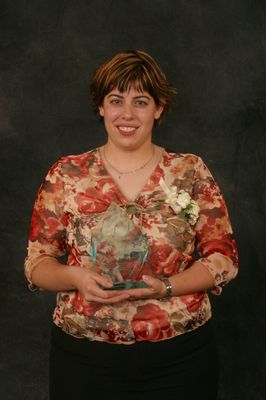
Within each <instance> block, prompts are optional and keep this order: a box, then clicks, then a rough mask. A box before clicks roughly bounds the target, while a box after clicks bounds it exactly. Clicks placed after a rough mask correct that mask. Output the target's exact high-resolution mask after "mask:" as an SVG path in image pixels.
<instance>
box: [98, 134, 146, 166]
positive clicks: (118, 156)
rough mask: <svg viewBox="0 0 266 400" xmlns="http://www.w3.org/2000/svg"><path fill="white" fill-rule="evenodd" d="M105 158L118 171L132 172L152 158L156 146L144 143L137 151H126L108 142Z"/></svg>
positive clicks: (105, 146) (105, 147) (105, 148)
mask: <svg viewBox="0 0 266 400" xmlns="http://www.w3.org/2000/svg"><path fill="white" fill-rule="evenodd" d="M103 147H104V153H105V157H106V158H107V159H108V161H109V162H110V163H112V164H113V165H114V166H115V167H116V168H117V169H120V170H131V169H134V168H137V167H139V166H140V165H141V164H142V163H144V162H145V161H146V160H148V159H149V157H152V155H153V153H154V145H153V143H151V142H147V143H144V144H143V145H142V146H141V147H140V148H137V149H125V148H120V147H117V146H115V145H114V144H113V143H112V142H111V141H108V142H107V143H106V144H105V145H104V146H103Z"/></svg>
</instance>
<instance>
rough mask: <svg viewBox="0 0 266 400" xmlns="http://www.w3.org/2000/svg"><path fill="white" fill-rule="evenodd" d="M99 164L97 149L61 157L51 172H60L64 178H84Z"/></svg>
mask: <svg viewBox="0 0 266 400" xmlns="http://www.w3.org/2000/svg"><path fill="white" fill-rule="evenodd" d="M98 163H99V157H98V152H97V149H92V150H89V151H87V152H85V153H81V154H71V155H66V156H62V157H60V158H59V159H58V160H57V161H56V163H55V164H54V165H53V166H52V168H51V170H50V172H51V171H53V170H57V171H60V174H61V175H62V176H69V177H73V176H81V175H82V176H84V175H86V174H88V173H89V171H90V169H91V168H92V167H93V166H94V165H97V164H98Z"/></svg>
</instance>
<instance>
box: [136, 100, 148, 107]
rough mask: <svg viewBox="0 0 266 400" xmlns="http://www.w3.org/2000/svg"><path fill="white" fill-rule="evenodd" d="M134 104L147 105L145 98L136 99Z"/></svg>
mask: <svg viewBox="0 0 266 400" xmlns="http://www.w3.org/2000/svg"><path fill="white" fill-rule="evenodd" d="M136 105H137V106H140V107H145V106H147V105H148V103H147V101H146V100H136Z"/></svg>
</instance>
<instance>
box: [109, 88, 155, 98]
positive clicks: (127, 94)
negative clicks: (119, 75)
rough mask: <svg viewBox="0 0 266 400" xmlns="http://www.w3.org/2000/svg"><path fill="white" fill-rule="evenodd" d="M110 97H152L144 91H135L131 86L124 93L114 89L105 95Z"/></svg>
mask: <svg viewBox="0 0 266 400" xmlns="http://www.w3.org/2000/svg"><path fill="white" fill-rule="evenodd" d="M110 95H114V96H115V95H117V96H121V97H141V96H145V97H149V98H151V97H152V96H151V95H150V93H149V92H147V91H146V90H141V89H136V88H134V87H133V86H130V87H129V88H128V89H127V90H125V91H121V90H119V89H118V87H115V88H114V89H112V90H111V91H110V92H109V93H108V94H107V96H110Z"/></svg>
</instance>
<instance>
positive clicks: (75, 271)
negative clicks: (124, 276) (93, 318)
mask: <svg viewBox="0 0 266 400" xmlns="http://www.w3.org/2000/svg"><path fill="white" fill-rule="evenodd" d="M66 268H71V274H72V276H73V278H72V279H73V285H74V287H75V288H76V289H77V290H78V291H79V292H80V294H81V295H82V296H84V298H85V300H87V301H95V302H98V303H118V302H120V301H124V300H127V299H128V298H129V297H130V296H129V294H127V293H125V292H123V291H121V290H110V289H109V288H111V287H112V282H111V280H110V279H108V278H107V277H105V276H101V275H99V274H98V273H97V272H95V271H91V270H87V269H85V268H80V267H66ZM101 286H104V287H106V288H108V289H109V290H104V289H102V288H101Z"/></svg>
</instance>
